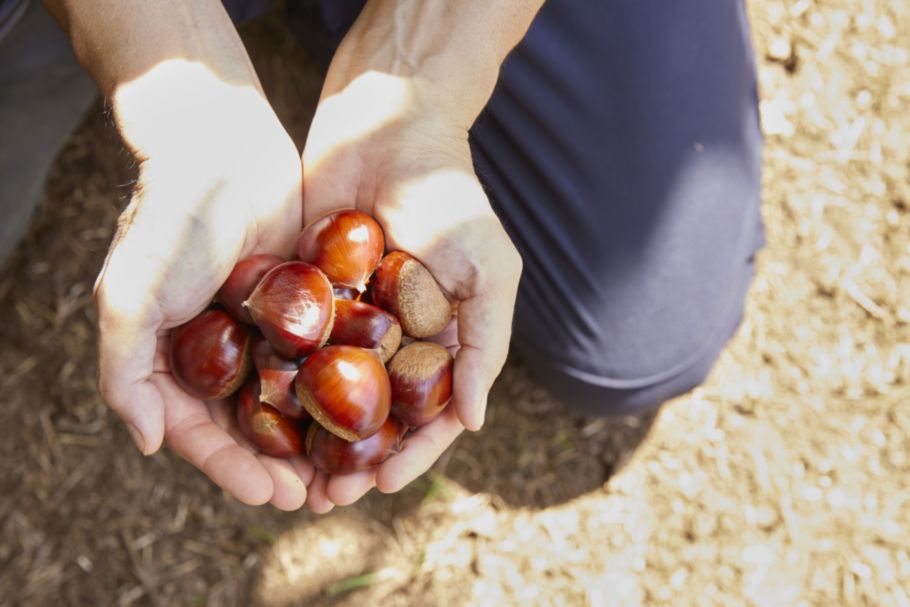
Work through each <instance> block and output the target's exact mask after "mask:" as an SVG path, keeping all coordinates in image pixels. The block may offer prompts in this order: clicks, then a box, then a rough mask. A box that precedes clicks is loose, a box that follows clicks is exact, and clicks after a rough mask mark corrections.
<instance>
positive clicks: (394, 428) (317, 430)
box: [306, 417, 406, 474]
mask: <svg viewBox="0 0 910 607" xmlns="http://www.w3.org/2000/svg"><path fill="white" fill-rule="evenodd" d="M405 431H406V428H405V426H403V425H402V424H401V423H400V422H398V421H397V420H396V419H395V418H392V417H390V418H389V419H387V420H386V422H385V423H384V424H383V425H382V427H381V428H380V429H379V431H378V432H376V433H375V434H373V435H372V436H370V437H368V438H365V439H363V440H359V441H354V442H348V441H346V440H344V439H342V438H339V437H337V436H335V435H334V434H332V433H331V432H329V431H328V430H326V429H325V428H323V427H322V426H320V425H319V424H311V425H310V429H309V430H308V431H307V434H306V453H307V458H308V459H309V460H310V462H311V463H312V464H313V466H314V467H316V469H317V470H322V471H323V472H326V473H328V474H348V473H350V472H360V471H362V470H369V469H370V468H375V467H376V466H378V465H379V464H381V463H382V462H384V461H385V460H387V459H388V458H389V457H390V456H392V455H394V454H395V453H398V452H399V451H400V450H401V438H402V436H403V435H404V432H405Z"/></svg>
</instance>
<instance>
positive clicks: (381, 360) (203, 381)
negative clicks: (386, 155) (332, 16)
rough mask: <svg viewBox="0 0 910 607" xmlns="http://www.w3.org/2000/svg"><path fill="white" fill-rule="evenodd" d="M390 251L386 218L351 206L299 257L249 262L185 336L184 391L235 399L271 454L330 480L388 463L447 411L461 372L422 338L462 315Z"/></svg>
mask: <svg viewBox="0 0 910 607" xmlns="http://www.w3.org/2000/svg"><path fill="white" fill-rule="evenodd" d="M385 253H386V251H385V238H384V236H383V232H382V228H381V227H380V225H379V224H378V223H377V222H376V220H375V219H373V218H372V217H371V216H370V215H368V214H366V213H363V212H361V211H357V210H353V209H344V210H340V211H335V212H333V213H330V214H329V215H326V216H324V217H322V218H320V219H317V220H316V221H314V222H313V223H311V224H310V225H309V226H307V227H306V228H305V229H304V230H303V232H302V233H301V235H300V240H299V241H298V244H297V259H296V260H292V261H286V260H284V259H282V258H280V257H276V256H274V255H253V256H252V257H248V258H246V259H243V260H241V261H240V262H238V263H237V265H236V266H235V267H234V269H233V270H232V271H231V274H230V275H229V276H228V278H227V280H226V281H225V283H224V285H222V287H221V289H220V290H219V291H218V293H217V295H216V297H215V304H214V305H213V306H211V307H210V308H209V309H207V310H205V311H203V312H202V313H201V314H199V316H197V317H196V318H194V319H193V320H191V321H189V322H188V323H186V324H184V325H182V326H180V327H177V328H176V329H175V330H174V331H173V333H172V336H171V346H170V364H171V372H172V374H173V376H174V378H175V380H176V381H177V383H178V384H179V385H180V386H181V387H182V388H183V389H184V390H185V391H186V392H187V393H188V394H191V395H192V396H195V397H198V398H201V399H204V400H215V399H225V398H235V400H236V407H237V422H238V425H239V427H240V430H241V432H242V433H243V434H244V435H245V436H246V437H247V438H248V439H249V440H250V441H251V442H252V443H253V444H254V445H255V446H256V448H257V449H259V451H261V452H262V453H265V454H268V455H272V456H275V457H293V456H295V455H300V454H303V453H306V455H307V457H308V458H309V460H310V461H311V462H312V463H313V465H314V466H315V467H316V468H318V469H319V470H322V471H324V472H327V473H329V474H343V473H347V472H355V471H359V470H367V469H369V468H372V467H374V466H378V465H379V464H380V463H382V462H383V461H384V460H385V459H386V458H388V457H389V456H390V455H392V454H394V453H397V452H398V451H399V450H400V448H401V443H402V440H403V439H404V437H405V435H406V433H407V432H408V431H409V430H411V429H414V428H418V427H420V426H422V425H424V424H426V423H428V422H430V421H431V420H433V419H434V418H435V417H436V416H438V415H439V414H440V413H442V411H443V410H444V409H445V407H446V405H447V404H448V402H449V400H450V398H451V395H452V367H453V359H452V355H451V354H449V352H448V350H446V349H445V348H444V347H442V346H440V345H438V344H436V343H433V342H430V341H420V340H421V339H423V338H428V337H432V336H434V335H436V334H438V333H439V332H440V331H442V330H443V329H444V328H445V327H446V325H447V324H448V323H449V321H450V320H451V317H452V307H451V304H450V303H449V301H448V299H447V298H446V296H445V294H444V293H443V291H442V289H441V288H440V286H439V285H438V284H437V283H436V280H435V279H434V278H433V276H432V275H431V274H430V272H429V270H427V268H426V267H425V266H424V265H423V264H421V263H420V262H419V261H418V260H417V259H415V258H414V257H412V256H410V255H408V254H407V253H403V252H401V251H392V252H389V253H388V254H385Z"/></svg>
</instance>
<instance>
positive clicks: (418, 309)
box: [370, 251, 452, 337]
mask: <svg viewBox="0 0 910 607" xmlns="http://www.w3.org/2000/svg"><path fill="white" fill-rule="evenodd" d="M370 286H371V291H372V300H373V303H374V304H375V305H377V306H379V307H380V308H383V309H384V310H388V311H389V312H391V313H392V314H394V315H395V316H396V317H397V318H398V321H399V322H400V323H401V330H402V331H404V333H405V334H407V335H410V336H412V337H430V336H432V335H436V334H437V333H439V332H440V331H442V330H443V329H444V328H445V327H446V325H447V324H448V323H449V320H451V318H452V305H451V304H450V303H449V300H448V299H446V296H445V294H444V293H443V292H442V288H441V287H440V286H439V284H437V282H436V279H435V278H433V275H432V274H430V271H429V270H428V269H427V268H426V266H424V265H423V264H422V263H420V262H419V261H418V260H417V259H415V258H414V257H412V256H410V255H408V254H407V253H404V252H402V251H393V252H391V253H389V254H388V255H386V256H385V258H384V259H383V260H382V263H380V264H379V267H378V268H377V269H376V272H375V273H374V274H373V279H372V282H371V285H370Z"/></svg>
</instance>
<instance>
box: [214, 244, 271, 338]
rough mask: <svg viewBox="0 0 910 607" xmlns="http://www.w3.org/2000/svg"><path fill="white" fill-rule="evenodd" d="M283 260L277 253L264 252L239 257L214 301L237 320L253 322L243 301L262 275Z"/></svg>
mask: <svg viewBox="0 0 910 607" xmlns="http://www.w3.org/2000/svg"><path fill="white" fill-rule="evenodd" d="M283 262H284V259H282V258H280V257H278V256H277V255H265V254H263V255H252V256H250V257H247V258H245V259H241V260H240V261H238V262H237V265H235V266H234V269H233V270H231V273H230V274H228V277H227V280H225V281H224V284H223V285H221V288H220V289H219V290H218V293H217V294H216V295H215V301H217V302H218V303H220V304H221V305H222V306H224V308H225V310H227V311H228V313H229V314H230V315H231V316H233V317H234V318H236V319H237V320H239V321H241V322H245V323H248V324H253V317H252V316H250V313H249V312H248V311H247V310H246V309H245V308H244V307H243V302H244V301H246V300H247V299H248V298H249V296H250V294H252V292H253V289H255V288H256V285H258V284H259V281H260V280H262V277H263V276H265V275H266V273H267V272H268V271H269V270H271V269H272V268H274V267H275V266H277V265H279V264H281V263H283Z"/></svg>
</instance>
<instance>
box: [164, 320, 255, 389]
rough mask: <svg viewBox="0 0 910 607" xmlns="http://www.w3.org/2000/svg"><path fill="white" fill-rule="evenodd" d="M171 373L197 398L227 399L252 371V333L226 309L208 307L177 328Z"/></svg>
mask: <svg viewBox="0 0 910 607" xmlns="http://www.w3.org/2000/svg"><path fill="white" fill-rule="evenodd" d="M169 356H170V365H171V374H172V375H173V376H174V379H175V380H176V381H177V384H178V385H179V386H180V387H181V388H183V390H184V391H185V392H186V393H187V394H189V395H191V396H195V397H196V398H201V399H204V400H217V399H220V398H227V397H228V396H230V395H231V394H233V393H234V392H235V391H236V390H237V388H239V387H240V386H241V385H242V384H243V382H244V380H245V379H246V377H247V375H248V374H249V371H250V366H251V365H250V332H249V330H247V328H246V327H244V326H243V325H242V324H240V323H239V322H237V321H236V320H234V319H233V318H231V316H230V315H229V314H228V313H227V312H225V311H224V310H219V309H215V310H206V311H205V312H202V313H201V314H200V315H199V316H197V317H196V318H194V319H193V320H191V321H189V322H188V323H186V324H185V325H181V326H179V327H177V328H176V329H174V331H173V333H171V344H170V351H169Z"/></svg>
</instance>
